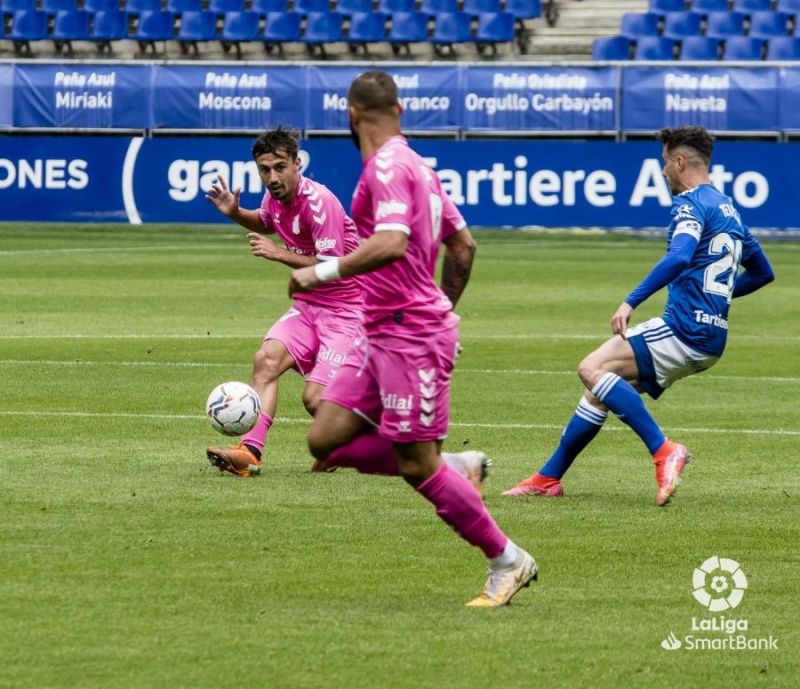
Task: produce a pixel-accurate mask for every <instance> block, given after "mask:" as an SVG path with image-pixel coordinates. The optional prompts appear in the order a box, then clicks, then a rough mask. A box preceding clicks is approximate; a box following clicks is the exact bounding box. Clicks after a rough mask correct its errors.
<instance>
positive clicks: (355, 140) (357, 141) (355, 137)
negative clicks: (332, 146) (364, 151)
mask: <svg viewBox="0 0 800 689" xmlns="http://www.w3.org/2000/svg"><path fill="white" fill-rule="evenodd" d="M350 138H351V139H353V143H354V144H355V145H356V148H357V149H358V151H359V153H360V152H361V137H360V136H359V135H358V132H357V131H356V130H355V127H353V123H352V122H350Z"/></svg>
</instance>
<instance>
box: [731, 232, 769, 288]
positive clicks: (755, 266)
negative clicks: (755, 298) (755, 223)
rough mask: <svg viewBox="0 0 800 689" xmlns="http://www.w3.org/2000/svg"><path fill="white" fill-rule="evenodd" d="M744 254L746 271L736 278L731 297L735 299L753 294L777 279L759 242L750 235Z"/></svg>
mask: <svg viewBox="0 0 800 689" xmlns="http://www.w3.org/2000/svg"><path fill="white" fill-rule="evenodd" d="M743 254H744V255H743V258H742V268H744V270H743V271H742V272H741V273H739V275H737V276H736V282H735V283H734V285H733V294H732V295H731V296H732V297H733V298H734V299H736V298H737V297H744V296H745V295H747V294H752V293H753V292H755V291H756V290H757V289H761V288H762V287H763V286H764V285H768V284H769V283H770V282H772V281H773V280H774V279H775V271H774V270H773V269H772V265H770V262H769V259H768V258H767V255H766V254H765V253H764V251H763V250H762V249H761V245H760V244H759V243H758V240H757V239H756V238H755V237H753V236H752V235H751V234H749V233H748V234H747V235H746V239H745V249H744V252H743Z"/></svg>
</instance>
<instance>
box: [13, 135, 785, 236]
mask: <svg viewBox="0 0 800 689" xmlns="http://www.w3.org/2000/svg"><path fill="white" fill-rule="evenodd" d="M411 143H412V146H413V148H415V149H416V150H417V151H418V152H419V153H420V154H421V155H422V156H423V157H424V158H425V159H426V161H427V162H428V164H429V165H431V167H433V169H434V170H435V171H436V172H437V174H438V175H439V177H440V178H441V179H442V184H443V186H444V189H445V190H446V191H447V193H448V194H449V195H450V197H451V198H452V199H453V201H454V202H455V203H456V204H457V205H458V206H459V208H460V209H461V211H462V213H463V214H464V217H465V218H466V220H467V222H468V223H469V224H470V225H473V226H476V227H498V226H506V227H524V226H542V227H570V226H577V227H607V228H611V227H632V228H652V227H655V228H664V227H666V224H667V221H668V218H669V209H670V206H671V203H672V198H671V194H670V192H669V189H668V187H667V184H666V181H665V180H664V178H663V177H662V175H661V166H662V161H661V148H660V144H659V143H658V142H657V141H655V140H654V141H628V142H613V141H552V140H547V141H536V140H522V141H508V140H506V141H452V140H431V139H420V140H412V142H411ZM251 144H252V139H250V138H246V137H235V138H234V137H219V138H194V139H193V138H166V137H164V138H161V137H156V138H147V139H145V138H133V139H131V138H127V137H112V138H108V137H106V138H102V139H100V138H87V137H29V136H20V137H16V136H15V137H6V138H4V139H3V140H2V148H0V221H7V220H27V221H73V222H74V221H87V220H89V221H122V222H126V221H127V222H131V223H139V222H182V223H183V222H197V223H200V222H202V223H208V222H211V223H216V222H222V223H226V222H228V220H227V219H225V218H224V217H222V216H221V215H220V214H219V213H218V212H217V211H216V209H215V208H214V207H213V206H212V205H211V204H210V203H208V201H206V199H205V198H204V197H205V194H206V191H207V190H208V188H209V187H210V186H211V184H212V183H213V182H214V181H215V179H216V177H217V176H218V175H222V176H224V177H225V179H226V181H227V182H228V184H229V186H230V187H231V188H241V189H242V194H241V205H242V207H244V208H257V207H258V205H259V204H260V202H261V198H262V196H263V194H264V188H263V186H262V184H261V180H260V179H259V177H258V171H257V169H256V166H255V163H254V162H253V160H252V159H251V158H250V147H251ZM302 149H303V150H302V155H301V164H302V170H303V174H305V175H307V176H308V177H311V178H313V179H317V180H318V181H320V182H322V183H323V184H325V185H326V186H328V187H329V188H330V189H331V191H333V192H334V193H335V194H336V195H337V196H338V197H339V198H340V199H341V200H342V203H343V205H344V206H345V207H346V208H348V207H349V205H350V198H351V196H352V193H353V189H354V187H355V183H356V180H357V179H358V176H359V175H360V174H361V156H360V155H359V153H358V151H357V150H356V149H355V147H354V146H353V144H352V142H350V141H349V139H344V138H341V139H310V140H307V141H304V142H302ZM798 153H800V144H798V143H769V142H724V143H718V144H717V147H716V151H715V154H714V160H713V163H712V165H711V169H710V172H711V179H712V182H713V183H714V184H715V185H716V186H718V187H719V188H720V189H722V190H723V191H724V192H725V193H726V194H728V195H729V196H730V197H731V198H732V199H733V201H734V203H735V204H736V206H737V207H738V209H739V211H740V212H741V215H742V218H743V220H744V221H745V222H746V223H747V224H748V225H750V226H751V227H755V228H797V227H798V226H800V221H798V217H797V214H796V212H795V210H794V207H793V205H792V204H791V203H789V202H787V200H789V199H792V198H794V196H795V195H796V189H795V187H796V180H797V179H798V178H800V155H798Z"/></svg>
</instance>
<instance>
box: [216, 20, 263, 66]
mask: <svg viewBox="0 0 800 689" xmlns="http://www.w3.org/2000/svg"><path fill="white" fill-rule="evenodd" d="M259 21H260V17H259V15H258V12H228V13H226V14H225V16H224V19H223V20H222V30H221V31H220V32H219V41H220V44H221V45H222V49H223V50H224V51H225V52H226V53H227V52H229V51H230V50H231V48H233V49H234V50H235V51H236V57H238V58H241V57H242V43H250V42H255V41H260V40H261V36H260V35H259V28H260V27H259Z"/></svg>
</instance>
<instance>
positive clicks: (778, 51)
mask: <svg viewBox="0 0 800 689" xmlns="http://www.w3.org/2000/svg"><path fill="white" fill-rule="evenodd" d="M766 59H767V60H800V38H797V37H796V36H773V37H772V38H768V39H767V57H766Z"/></svg>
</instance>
